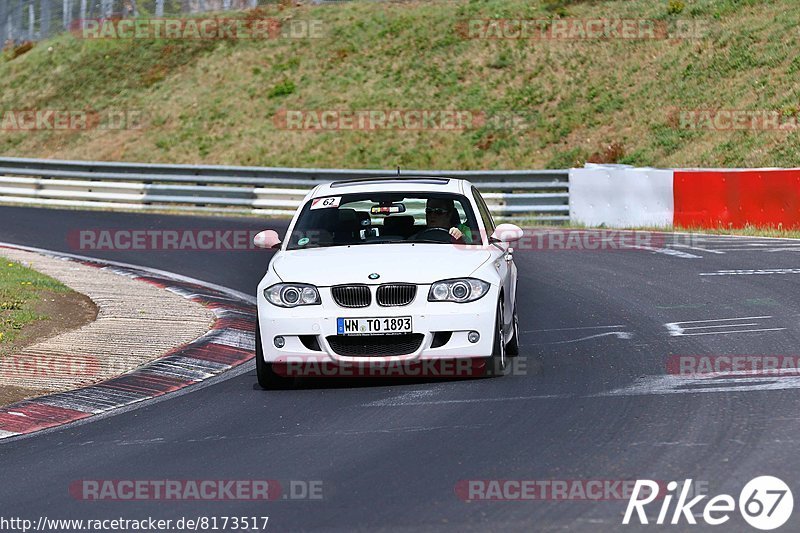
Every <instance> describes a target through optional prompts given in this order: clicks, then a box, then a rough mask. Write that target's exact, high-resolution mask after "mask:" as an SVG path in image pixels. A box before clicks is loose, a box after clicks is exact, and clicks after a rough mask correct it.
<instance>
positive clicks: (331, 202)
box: [311, 196, 342, 209]
mask: <svg viewBox="0 0 800 533" xmlns="http://www.w3.org/2000/svg"><path fill="white" fill-rule="evenodd" d="M341 201H342V197H341V196H329V197H327V198H314V199H313V200H311V209H325V208H327V207H339V202H341Z"/></svg>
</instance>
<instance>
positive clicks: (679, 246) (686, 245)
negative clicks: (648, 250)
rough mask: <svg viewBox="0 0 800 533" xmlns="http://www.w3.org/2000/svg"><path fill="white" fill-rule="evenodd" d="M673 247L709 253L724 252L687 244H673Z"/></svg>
mask: <svg viewBox="0 0 800 533" xmlns="http://www.w3.org/2000/svg"><path fill="white" fill-rule="evenodd" d="M672 247H673V248H689V249H690V250H698V251H700V252H708V253H710V254H724V253H725V252H723V251H720V250H710V249H708V248H701V247H700V246H689V245H688V244H673V245H672Z"/></svg>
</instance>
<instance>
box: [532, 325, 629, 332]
mask: <svg viewBox="0 0 800 533" xmlns="http://www.w3.org/2000/svg"><path fill="white" fill-rule="evenodd" d="M624 327H625V324H617V325H615V326H579V327H576V328H551V329H526V330H525V331H522V332H521V333H540V332H543V331H577V330H581V329H614V328H624Z"/></svg>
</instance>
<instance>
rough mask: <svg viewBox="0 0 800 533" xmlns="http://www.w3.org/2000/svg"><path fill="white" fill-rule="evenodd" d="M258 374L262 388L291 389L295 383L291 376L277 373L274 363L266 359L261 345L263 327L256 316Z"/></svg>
mask: <svg viewBox="0 0 800 533" xmlns="http://www.w3.org/2000/svg"><path fill="white" fill-rule="evenodd" d="M256 376H257V377H258V384H259V386H260V387H261V388H262V389H266V390H275V389H289V388H292V387H293V386H294V384H295V380H294V378H289V377H285V376H281V375H279V374H277V373H276V372H275V370H274V368H273V366H272V363H267V362H266V361H264V348H263V346H262V345H261V327H260V326H259V323H258V318H256Z"/></svg>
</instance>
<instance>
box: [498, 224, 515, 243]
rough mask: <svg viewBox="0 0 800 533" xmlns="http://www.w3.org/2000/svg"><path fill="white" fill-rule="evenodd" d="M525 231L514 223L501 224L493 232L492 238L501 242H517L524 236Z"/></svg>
mask: <svg viewBox="0 0 800 533" xmlns="http://www.w3.org/2000/svg"><path fill="white" fill-rule="evenodd" d="M522 235H523V232H522V229H521V228H520V227H519V226H516V225H514V224H500V225H499V226H497V227H496V228H495V229H494V233H492V240H495V241H500V242H515V241H518V240H520V239H521V238H522Z"/></svg>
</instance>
